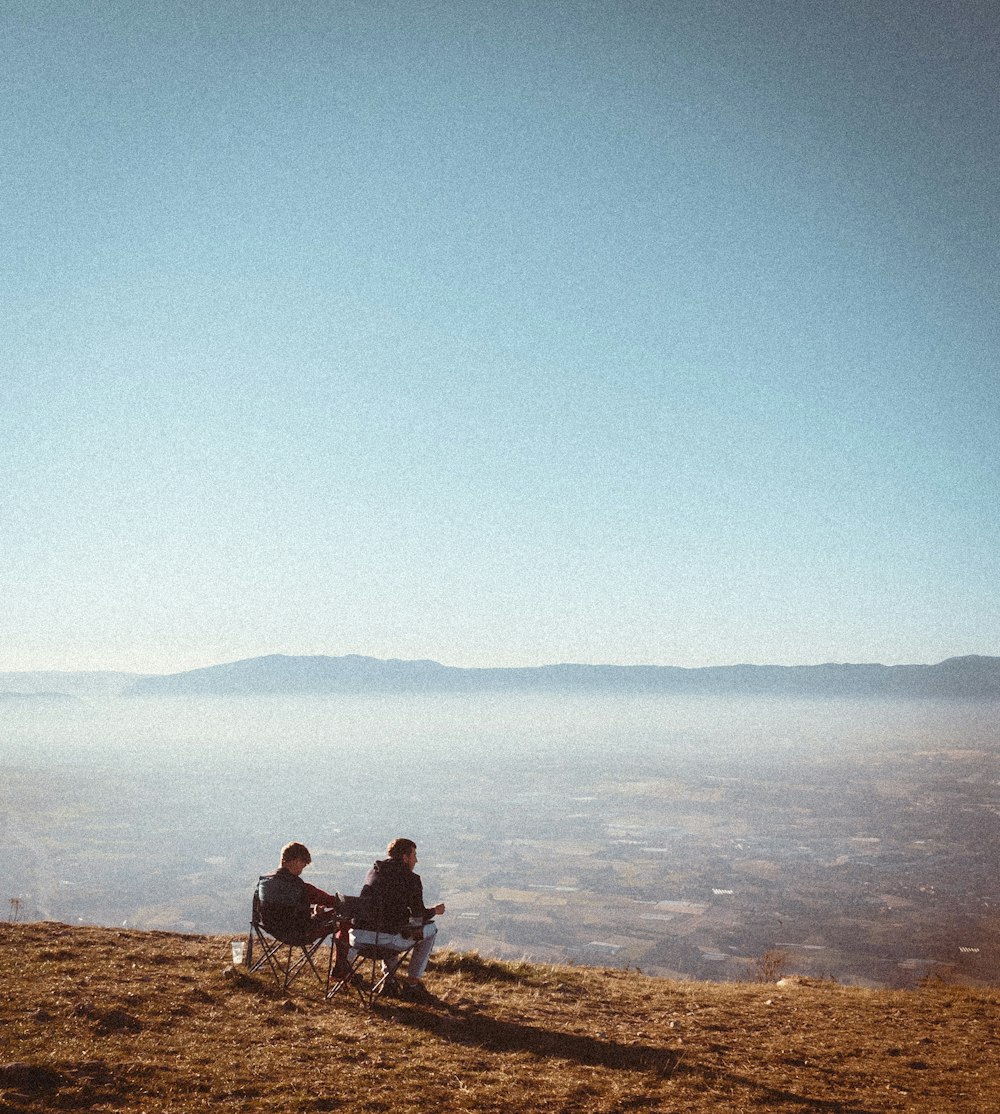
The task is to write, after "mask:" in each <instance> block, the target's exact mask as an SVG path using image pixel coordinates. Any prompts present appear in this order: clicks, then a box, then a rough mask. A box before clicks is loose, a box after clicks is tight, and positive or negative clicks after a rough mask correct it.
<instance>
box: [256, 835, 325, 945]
mask: <svg viewBox="0 0 1000 1114" xmlns="http://www.w3.org/2000/svg"><path fill="white" fill-rule="evenodd" d="M311 862H312V855H310V854H309V848H308V847H306V846H305V844H303V843H288V844H286V845H285V846H284V847H283V848H282V849H281V866H280V867H279V868H278V869H277V870H276V871H275V872H274V874H266V875H264V877H263V878H261V879H260V881H259V882H258V883H257V896H258V898H259V899H260V912H261V922H262V924H263V926H264V928H265V929H266V930H267V931H268V932H269V933H270V934H271V935H272V936H275V937H277V938H278V939H279V940H284V941H285V943H289V944H311V943H312V942H313V941H314V940H321V939H322V938H323V937H324V936H326V935H328V934H329V933H330V932H332V931H333V930H334V929H335V928H336V927H337V907H338V905H339V904H340V899H339V898H338V897H337V896H336V894H328V893H326V892H325V891H324V890H321V889H318V888H317V887H316V886H310V885H309V883H308V882H303V881H302V878H301V877H300V875H301V874H302V872H303V871H304V870H305V868H306V867H307V866H308V865H309V864H310V863H311ZM314 907H315V911H314Z"/></svg>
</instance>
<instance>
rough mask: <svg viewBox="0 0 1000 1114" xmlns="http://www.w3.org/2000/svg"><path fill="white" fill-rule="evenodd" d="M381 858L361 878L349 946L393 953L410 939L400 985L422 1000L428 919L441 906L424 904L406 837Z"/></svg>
mask: <svg viewBox="0 0 1000 1114" xmlns="http://www.w3.org/2000/svg"><path fill="white" fill-rule="evenodd" d="M386 853H387V855H388V856H389V857H388V858H387V859H379V860H378V862H376V863H375V864H374V865H373V866H372V868H371V870H369V871H368V873H367V875H365V884H364V886H363V887H362V889H361V894H360V900H361V902H362V905H363V908H364V912H363V913H362V914H361V915H360V916H359V917H358V918H357V920H356V923H355V927H354V928H353V929H352V930H351V944H353V945H357V944H375V945H377V946H378V947H383V948H390V949H392V950H394V951H400V952H402V951H405V950H406V949H407V948H408V947H410V945H411V944H412V943H413V940H414V939H416V941H417V943H416V946H415V947H414V948H413V952H412V953H411V955H410V963H409V967H408V968H407V972H406V978H405V979H403V980H401V981H402V983H403V986H404V987H405V988H406V989H407V990H408V991H409V992H410V994H411V995H413V996H415V997H418V998H419V997H421V996H427V997H429V995H428V994H427V991H426V990H425V989H424V985H423V982H422V979H423V976H424V972H425V971H426V970H427V961H428V959H430V955H431V951H432V950H433V948H434V937H435V936H436V935H437V925H436V924H434V917H436V916H440V915H441V914H442V913H444V911H445V907H444V905H443V904H442V905H435V906H433V907H431V908H428V907H427V906H426V905H424V887H423V883H422V882H421V881H420V875H419V874H415V873H414V869H413V868H414V867H415V866H416V865H417V845H416V844H415V843H414V842H413V840H412V839H394V840H393V841H392V843H390V844H389V846H388V848H387V849H386Z"/></svg>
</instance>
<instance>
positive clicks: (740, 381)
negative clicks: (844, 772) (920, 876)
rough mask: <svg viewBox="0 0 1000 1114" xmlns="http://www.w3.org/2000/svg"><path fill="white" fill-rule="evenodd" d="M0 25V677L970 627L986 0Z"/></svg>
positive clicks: (991, 597)
mask: <svg viewBox="0 0 1000 1114" xmlns="http://www.w3.org/2000/svg"><path fill="white" fill-rule="evenodd" d="M0 52H2V66H0V242H2V244H3V257H4V264H3V266H2V267H0V467H2V474H3V483H2V485H0V670H38V669H70V670H78V669H81V670H82V669H114V670H128V671H136V672H174V671H179V670H183V669H189V668H195V667H198V666H203V665H211V664H215V663H218V662H224V661H233V660H237V659H241V658H248V657H254V656H257V655H260V654H268V653H286V654H333V655H339V654H347V653H359V654H371V655H374V656H376V657H385V658H389V657H399V658H432V659H435V660H437V661H442V662H445V663H447V664H451V665H466V666H476V665H501V666H502V665H535V664H543V663H550V662H561V661H574V662H616V663H621V664H632V663H659V664H666V665H682V666H701V665H724V664H734V663H738V662H758V663H766V662H770V663H779V664H811V663H819V662H825V661H856V662H874V661H879V662H884V663H886V664H897V663H903V662H911V663H916V662H934V661H939V660H942V659H943V658H946V657H949V656H952V655H956V654H967V653H981V654H998V653H1000V559H998V554H1000V513H998V512H1000V506H998V495H1000V389H998V388H1000V373H998V354H1000V325H998V323H1000V250H998V242H1000V241H998V215H1000V185H998V183H1000V96H998V89H1000V8H998V6H997V4H996V3H994V2H992V0H989V2H985V0H984V2H980V0H956V2H949V0H907V2H899V0H884V2H879V3H871V0H858V2H853V0H830V2H827V3H823V4H812V3H806V2H804V0H803V2H782V0H755V2H752V3H751V2H739V0H725V2H722V0H677V2H673V0H662V2H660V3H648V2H644V3H640V2H633V3H630V2H627V0H626V2H617V3H597V2H591V0H547V2H546V3H544V4H539V3H537V2H536V0H530V2H521V0H505V3H503V4H498V3H493V2H486V0H465V2H463V0H456V2H443V0H440V2H434V0H408V2H405V3H404V2H398V3H396V2H392V3H390V2H385V0H363V2H357V3H355V2H353V0H347V2H339V0H280V2H279V0H239V2H232V0H214V2H213V3H211V4H207V3H203V2H198V3H188V2H171V0H157V2H155V3H152V2H147V0H127V2H125V0H103V2H100V3H98V2H95V0H60V2H53V0H30V2H23V3H22V2H20V0H7V2H6V3H5V4H4V5H3V10H2V13H0Z"/></svg>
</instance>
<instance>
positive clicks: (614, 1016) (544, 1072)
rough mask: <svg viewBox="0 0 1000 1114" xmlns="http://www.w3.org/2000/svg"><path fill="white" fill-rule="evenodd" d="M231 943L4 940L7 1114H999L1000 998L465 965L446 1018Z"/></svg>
mask: <svg viewBox="0 0 1000 1114" xmlns="http://www.w3.org/2000/svg"><path fill="white" fill-rule="evenodd" d="M228 949H229V939H228V937H226V938H221V937H202V936H198V937H195V936H178V935H173V934H168V933H157V932H145V933H144V932H131V931H116V930H113V929H98V928H73V927H68V926H66V925H60V924H48V923H47V924H31V925H19V924H13V925H3V926H0V963H2V972H0V977H2V981H3V989H4V1000H3V1004H2V1006H0V1050H2V1051H0V1112H3V1111H7V1112H12V1111H32V1112H38V1111H43V1110H44V1111H50V1110H73V1109H82V1108H86V1109H90V1110H95V1111H100V1110H115V1111H134V1112H135V1114H145V1112H153V1111H174V1112H182V1111H199V1110H207V1109H209V1108H211V1109H212V1110H214V1111H222V1112H225V1111H240V1112H244V1111H279V1112H283V1111H323V1110H345V1111H396V1110H407V1111H424V1110H426V1111H431V1110H433V1111H436V1112H441V1111H503V1112H505V1114H506V1112H508V1111H511V1110H529V1111H535V1110H538V1111H566V1112H569V1111H580V1112H584V1111H586V1112H588V1114H589V1112H591V1111H607V1112H611V1111H616V1112H619V1111H620V1112H624V1111H633V1110H669V1111H674V1112H685V1111H690V1112H709V1111H711V1112H713V1114H717V1112H719V1111H726V1112H738V1111H754V1112H758V1114H759V1112H764V1111H789V1112H792V1111H795V1112H803V1111H844V1112H851V1114H863V1112H874V1111H907V1112H912V1111H928V1112H934V1114H943V1112H947V1114H960V1112H969V1114H972V1112H975V1114H984V1112H989V1111H1000V1098H998V1096H1000V1067H998V1064H1000V1041H998V1033H997V1005H998V995H997V994H996V993H994V992H993V991H984V990H972V989H966V988H955V987H946V986H934V987H925V988H923V989H921V990H919V991H913V992H907V991H865V990H857V989H849V988H843V987H838V986H835V985H832V984H824V985H818V984H810V983H808V982H803V981H797V982H794V981H793V982H792V983H790V984H788V985H785V986H780V987H779V986H775V985H746V984H745V985H720V984H715V983H694V982H683V983H677V982H668V981H666V980H661V979H652V978H646V977H644V976H641V975H637V974H634V973H631V972H628V973H626V972H622V971H607V970H598V969H588V968H581V967H554V966H541V965H534V964H528V963H514V964H510V963H497V962H493V961H488V960H483V959H480V958H479V957H478V956H476V955H455V954H449V953H445V954H442V955H441V956H438V957H435V959H434V960H432V967H431V971H430V973H429V976H428V984H429V985H430V986H431V987H432V988H433V990H434V991H435V992H436V993H437V994H439V995H440V996H441V999H442V1000H441V1003H440V1004H439V1005H437V1006H418V1005H412V1004H407V1003H398V1002H392V1003H388V1004H386V1005H383V1006H380V1007H377V1008H376V1009H375V1010H374V1011H372V1012H371V1013H367V1012H366V1011H365V1010H364V1009H362V1008H361V1007H360V1006H359V1005H358V1004H357V1002H356V1001H349V1000H347V999H339V998H338V999H335V1000H334V1001H332V1002H324V1001H323V1000H322V999H321V998H320V997H319V995H318V994H314V995H313V996H311V997H310V996H309V995H308V994H307V993H305V991H306V990H307V988H306V987H303V988H302V991H301V992H299V993H297V994H296V996H295V997H294V998H284V997H282V996H279V995H276V994H274V993H273V992H272V991H271V990H270V988H269V987H268V985H267V984H266V983H265V982H263V981H262V980H260V979H257V978H256V977H253V976H247V975H245V974H237V975H235V976H234V975H233V973H232V972H231V973H230V974H229V975H228V976H227V975H226V974H224V968H225V967H226V963H227V956H228Z"/></svg>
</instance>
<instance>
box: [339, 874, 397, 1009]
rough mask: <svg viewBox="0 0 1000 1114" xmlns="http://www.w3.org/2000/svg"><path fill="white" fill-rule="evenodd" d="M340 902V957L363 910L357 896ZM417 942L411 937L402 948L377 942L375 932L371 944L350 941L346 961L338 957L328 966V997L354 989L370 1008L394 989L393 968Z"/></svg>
mask: <svg viewBox="0 0 1000 1114" xmlns="http://www.w3.org/2000/svg"><path fill="white" fill-rule="evenodd" d="M340 901H341V904H340V910H339V911H340V914H341V917H342V918H343V919H342V920H341V923H340V928H339V929H338V932H337V937H338V939H339V941H340V945H341V948H340V951H341V956H343V954H344V951H345V949H344V944H345V943H347V942H348V940H349V933H350V930H351V928H352V927H353V926H354V921H355V920H356V919H357V918H358V917H359V916H360V914H361V912H362V910H363V909H364V903H363V901H362V899H361V898H358V897H344V896H341V898H340ZM386 935H387V936H388V935H389V934H388V933H387V934H386ZM416 944H417V941H416V939H414V940H413V941H412V942H411V943H410V945H409V947H407V948H403V949H402V950H400V949H399V948H396V947H389V946H388V945H386V944H380V943H379V939H378V933H375V939H374V941H373V942H372V943H363V944H356V943H353V942H352V943H350V950H349V951H347V952H346V955H347V959H346V963H345V962H344V961H343V959H341V960H340V962H339V963H338V964H337V966H336V967H331V975H330V983H329V984H328V986H327V991H326V996H327V998H328V999H329V998H333V997H335V996H336V995H337V994H340V993H346V994H349V993H350V992H351V991H352V990H353V991H354V992H355V993H356V994H357V995H358V997H359V998H360V999H361V1001H362V1003H363V1004H364V1005H365V1006H367V1007H368V1009H371V1008H372V1006H373V1005H374V1004H375V1001H376V999H378V998H380V997H381V996H382V995H383V994H385V993H387V992H389V991H391V990H392V989H393V988H395V986H396V985H397V984H396V970H397V969H398V967H399V965H400V963H402V961H403V960H404V959H405V958H406V957H407V956H408V955H409V954H410V952H412V951H413V949H414V947H416ZM369 964H370V965H371V966H370V968H369ZM380 964H381V969H380V966H379V965H380Z"/></svg>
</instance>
